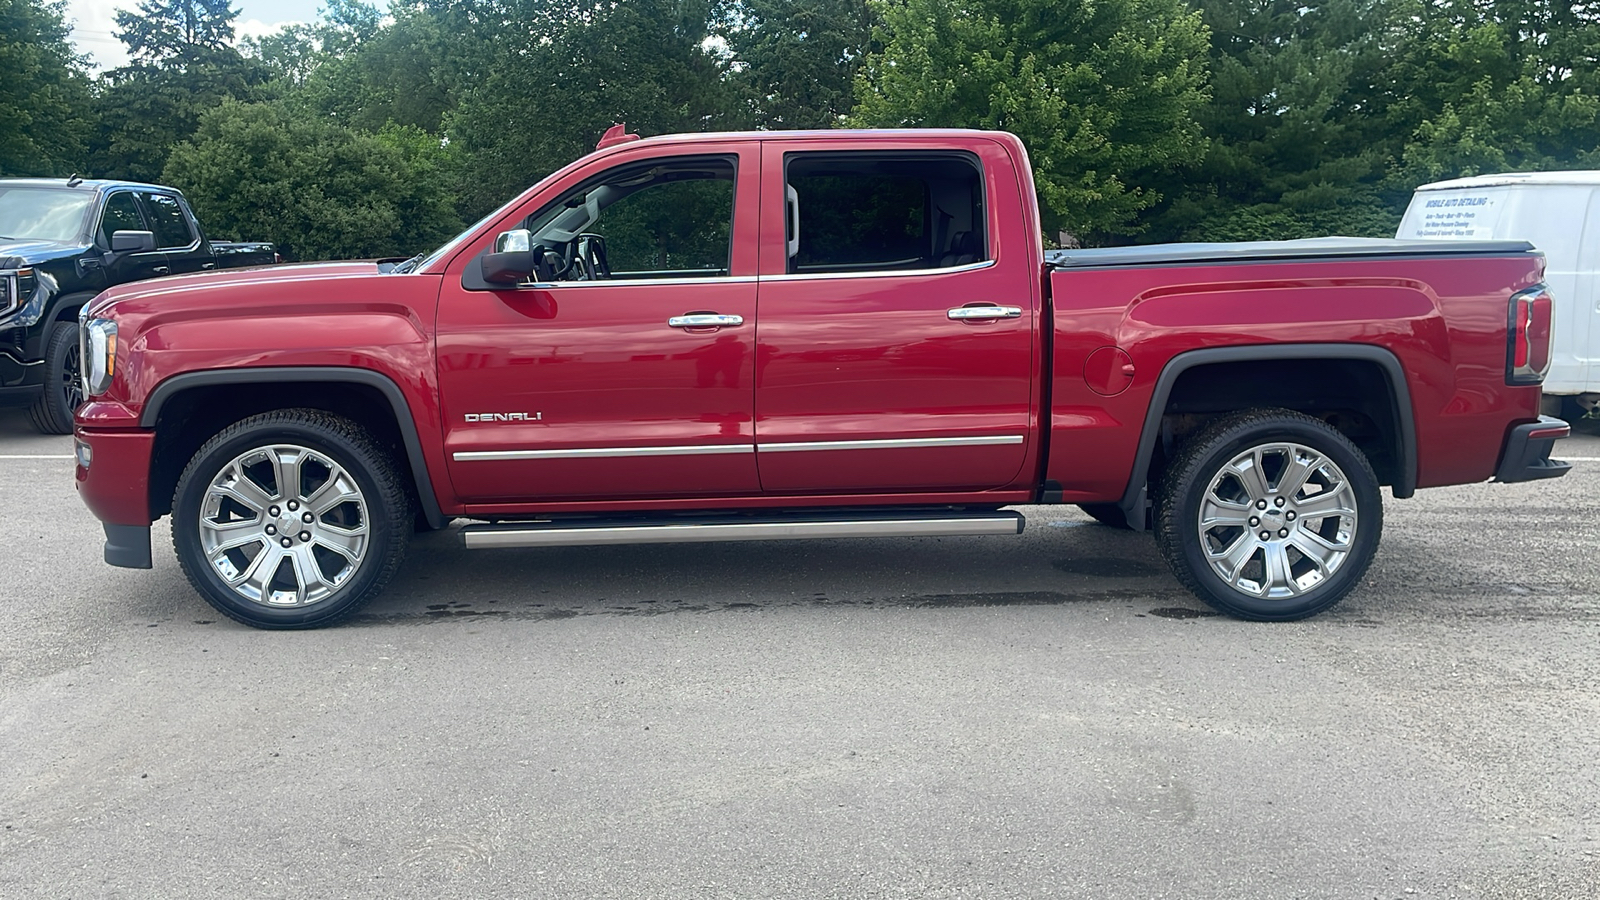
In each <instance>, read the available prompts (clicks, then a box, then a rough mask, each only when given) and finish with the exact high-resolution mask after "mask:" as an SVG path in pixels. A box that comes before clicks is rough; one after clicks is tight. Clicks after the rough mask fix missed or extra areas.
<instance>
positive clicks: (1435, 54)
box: [1378, 0, 1600, 186]
mask: <svg viewBox="0 0 1600 900" xmlns="http://www.w3.org/2000/svg"><path fill="white" fill-rule="evenodd" d="M1393 2H1394V6H1395V9H1394V14H1393V16H1392V18H1391V20H1390V22H1391V24H1390V33H1391V38H1390V40H1391V42H1392V43H1393V44H1394V45H1395V46H1396V47H1397V48H1399V49H1400V50H1401V51H1402V52H1400V53H1398V54H1396V63H1395V65H1394V66H1392V67H1391V68H1390V69H1389V70H1388V71H1387V72H1386V73H1385V75H1386V78H1385V79H1384V81H1383V87H1384V88H1385V89H1386V92H1387V94H1388V95H1389V97H1390V98H1391V100H1390V102H1389V103H1388V104H1387V105H1386V106H1385V107H1383V108H1382V109H1381V110H1378V111H1379V112H1381V113H1382V114H1383V115H1384V117H1385V119H1386V123H1387V125H1388V127H1389V129H1390V130H1391V131H1392V132H1394V133H1397V134H1400V135H1402V136H1403V138H1404V139H1405V141H1406V144H1405V148H1404V150H1403V152H1402V165H1401V167H1400V170H1399V172H1398V173H1397V181H1398V183H1399V184H1400V185H1401V186H1410V185H1412V184H1415V183H1419V182H1422V181H1429V180H1433V179H1437V178H1448V177H1454V176H1457V175H1469V174H1477V173H1481V172H1491V171H1506V170H1524V169H1548V168H1567V167H1572V166H1575V165H1595V164H1596V163H1597V162H1600V159H1597V153H1596V151H1597V148H1600V70H1597V68H1596V60H1597V59H1600V8H1597V7H1596V6H1594V5H1593V4H1590V3H1573V2H1568V3H1560V2H1554V3H1552V2H1547V0H1496V2H1492V3H1489V2H1481V0H1478V2H1473V0H1393Z"/></svg>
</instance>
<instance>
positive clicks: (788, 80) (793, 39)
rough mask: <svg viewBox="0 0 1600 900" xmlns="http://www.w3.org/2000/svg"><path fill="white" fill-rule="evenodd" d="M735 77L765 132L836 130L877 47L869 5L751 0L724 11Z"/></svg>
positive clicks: (837, 0)
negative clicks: (859, 75)
mask: <svg viewBox="0 0 1600 900" xmlns="http://www.w3.org/2000/svg"><path fill="white" fill-rule="evenodd" d="M727 16H728V22H727V24H726V25H725V29H726V34H727V38H726V40H727V42H728V50H729V53H730V54H731V55H732V58H733V60H734V68H733V71H732V73H731V76H730V77H731V80H732V82H733V84H734V86H735V88H736V89H737V90H739V91H740V92H741V94H742V95H743V96H742V99H743V100H744V102H745V103H746V104H747V105H748V114H749V116H750V117H751V119H752V120H753V122H754V124H757V125H759V126H760V127H762V128H771V129H790V128H834V127H837V126H838V125H839V123H840V121H841V120H842V119H843V118H844V116H845V115H846V114H847V113H849V112H850V109H851V107H852V106H853V105H854V103H855V95H854V93H853V91H854V87H853V83H854V81H855V76H856V72H857V71H858V70H859V69H860V67H861V62H862V60H863V59H864V58H865V57H866V54H867V53H868V52H869V51H870V50H871V49H872V28H873V26H874V25H875V24H876V17H875V14H874V11H873V8H872V5H871V4H870V3H868V2H867V0H746V2H743V3H739V4H736V5H734V6H733V7H732V8H731V9H730V10H729V11H728V13H727Z"/></svg>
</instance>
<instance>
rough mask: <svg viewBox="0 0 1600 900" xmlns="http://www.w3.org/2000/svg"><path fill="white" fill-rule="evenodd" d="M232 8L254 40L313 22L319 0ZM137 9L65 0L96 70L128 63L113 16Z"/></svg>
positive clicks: (133, 3) (135, 2)
mask: <svg viewBox="0 0 1600 900" xmlns="http://www.w3.org/2000/svg"><path fill="white" fill-rule="evenodd" d="M380 5H381V6H387V5H388V4H380ZM234 7H235V8H236V9H238V10H239V18H237V19H235V20H234V27H235V29H236V31H237V32H238V34H239V37H255V36H258V35H263V34H270V33H271V32H274V31H277V30H278V28H279V27H280V26H282V25H284V24H286V23H289V22H310V21H312V20H313V19H315V18H316V17H317V10H318V9H320V8H321V7H322V0H234ZM138 8H139V0H67V19H68V20H70V21H71V22H72V23H73V29H72V42H73V43H74V44H75V45H77V48H78V52H80V53H83V54H84V55H86V56H88V57H89V58H90V59H91V60H92V61H93V63H94V66H95V68H96V69H111V68H115V67H117V66H120V65H122V64H123V63H125V62H127V61H128V57H127V54H126V53H124V52H123V51H124V50H125V49H126V48H124V47H123V46H122V42H121V41H119V40H117V37H116V30H117V22H116V19H115V18H114V16H115V15H116V11H117V10H118V9H126V10H130V11H132V10H137V9H138Z"/></svg>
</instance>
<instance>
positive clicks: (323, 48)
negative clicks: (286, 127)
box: [263, 0, 505, 133]
mask: <svg viewBox="0 0 1600 900" xmlns="http://www.w3.org/2000/svg"><path fill="white" fill-rule="evenodd" d="M389 14H390V15H392V16H393V21H392V22H390V23H388V24H383V23H382V21H381V19H380V18H379V14H378V12H377V9H376V8H375V7H372V6H369V5H366V4H364V3H360V2H357V0H334V2H333V3H332V4H331V5H330V6H329V7H328V10H327V12H326V16H327V18H325V19H324V20H323V21H322V22H320V23H318V24H316V25H314V26H311V27H309V28H307V29H306V32H308V33H307V34H306V35H305V38H304V39H305V40H307V41H308V42H309V43H310V44H312V45H314V46H316V47H317V48H318V52H317V53H316V54H315V58H314V59H313V60H312V65H310V66H307V67H306V71H305V74H304V77H303V78H301V79H300V80H299V82H298V83H297V85H296V90H294V91H293V92H291V93H287V94H285V95H284V96H285V99H287V100H288V101H289V103H290V104H291V105H292V106H294V107H295V108H296V109H300V110H302V111H304V112H305V113H307V114H308V115H317V116H325V117H328V118H331V119H333V120H334V121H336V122H339V123H341V124H344V125H349V126H351V127H354V128H361V129H366V130H369V131H375V130H377V129H379V128H381V127H383V126H384V125H385V124H386V123H389V122H394V123H396V124H400V125H410V126H415V127H417V128H421V129H422V130H424V131H428V132H431V133H439V132H440V131H441V129H442V128H443V123H444V118H445V116H446V115H447V114H448V113H449V112H451V111H452V110H454V109H455V108H456V106H457V105H458V103H459V102H460V97H461V94H462V91H463V90H464V89H466V88H467V87H468V86H469V85H471V84H473V83H475V80H476V79H478V78H481V76H482V74H483V72H484V67H483V65H482V60H483V59H484V58H485V57H486V56H487V55H488V54H489V53H490V52H491V50H492V48H493V47H495V46H497V45H498V44H499V43H502V42H503V41H504V40H505V38H503V37H501V36H498V35H495V34H492V33H485V29H483V28H481V25H482V21H483V19H484V18H485V17H484V16H483V14H482V11H481V7H480V4H477V3H475V2H473V0H463V2H452V3H449V4H444V5H438V6H429V5H425V4H424V3H422V2H419V0H400V2H395V3H393V4H391V5H390V7H389ZM301 46H306V45H305V44H302V45H301ZM263 49H265V45H264V43H263Z"/></svg>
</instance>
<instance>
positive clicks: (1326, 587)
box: [1170, 419, 1383, 621]
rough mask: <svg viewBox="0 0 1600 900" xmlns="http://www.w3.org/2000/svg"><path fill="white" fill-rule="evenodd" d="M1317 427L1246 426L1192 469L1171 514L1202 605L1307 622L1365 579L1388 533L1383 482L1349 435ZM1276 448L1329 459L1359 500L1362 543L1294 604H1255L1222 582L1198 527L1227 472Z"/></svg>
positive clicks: (1288, 422)
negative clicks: (1247, 456)
mask: <svg viewBox="0 0 1600 900" xmlns="http://www.w3.org/2000/svg"><path fill="white" fill-rule="evenodd" d="M1313 421H1314V420H1310V421H1304V422H1302V421H1296V420H1293V419H1285V420H1280V421H1278V422H1275V423H1273V424H1271V425H1267V426H1263V425H1258V424H1241V425H1240V426H1238V427H1237V428H1236V429H1235V430H1234V433H1233V434H1231V435H1224V436H1223V437H1222V439H1221V440H1219V441H1217V442H1215V443H1214V444H1213V445H1212V447H1211V448H1210V449H1209V450H1208V451H1206V452H1205V454H1204V455H1203V457H1201V458H1200V459H1199V460H1198V463H1197V465H1195V466H1194V468H1193V469H1192V471H1193V472H1194V476H1193V477H1192V478H1191V480H1190V481H1189V483H1188V484H1184V485H1181V486H1178V489H1177V490H1176V491H1175V492H1174V495H1173V503H1174V505H1173V508H1172V510H1171V512H1170V515H1171V516H1172V521H1173V522H1174V523H1175V524H1176V526H1177V530H1178V538H1179V543H1180V546H1179V548H1178V549H1179V552H1180V553H1181V554H1182V555H1183V558H1184V562H1185V564H1186V565H1187V566H1188V568H1189V570H1190V571H1191V572H1192V573H1193V575H1194V580H1195V582H1196V587H1198V588H1199V590H1200V593H1201V599H1202V600H1204V601H1206V602H1207V603H1208V604H1210V605H1212V606H1214V607H1216V608H1218V609H1221V610H1222V611H1224V612H1227V613H1229V614H1231V615H1236V616H1240V617H1242V618H1247V619H1256V620H1262V621H1289V620H1294V619H1303V618H1306V617H1308V616H1312V615H1315V614H1317V613H1319V612H1321V611H1323V610H1325V609H1327V608H1328V607H1330V606H1332V605H1333V604H1335V603H1337V602H1338V601H1339V600H1340V599H1341V598H1343V597H1344V595H1345V594H1347V593H1349V592H1350V590H1351V589H1352V588H1354V587H1355V584H1356V582H1358V581H1359V580H1360V579H1361V577H1362V576H1363V575H1365V574H1366V570H1367V567H1368V565H1369V564H1370V563H1371V561H1372V557H1373V556H1374V554H1375V553H1376V551H1377V546H1378V541H1379V538H1380V537H1381V535H1382V533H1383V497H1382V494H1381V492H1380V489H1379V486H1378V480H1377V476H1375V475H1374V474H1373V472H1372V466H1371V465H1370V464H1369V463H1368V462H1367V459H1366V457H1365V456H1363V455H1362V454H1361V452H1360V451H1359V450H1357V449H1356V448H1355V447H1354V446H1353V445H1351V444H1350V443H1349V442H1348V440H1347V439H1345V438H1344V436H1343V435H1340V434H1338V433H1337V432H1334V431H1332V429H1331V428H1326V430H1325V426H1320V423H1316V424H1313ZM1276 443H1296V444H1302V445H1304V446H1307V447H1310V448H1312V449H1313V450H1316V451H1317V452H1319V453H1322V454H1324V455H1325V456H1327V457H1328V458H1329V459H1331V460H1332V461H1333V462H1334V464H1335V465H1337V466H1338V467H1339V469H1340V470H1341V471H1343V472H1344V475H1345V478H1346V479H1347V480H1348V482H1349V483H1350V486H1351V488H1352V490H1353V492H1354V494H1355V498H1356V537H1355V541H1354V542H1353V543H1352V545H1351V549H1350V555H1349V556H1347V557H1346V558H1345V561H1344V564H1343V565H1341V566H1340V567H1339V571H1337V572H1335V573H1334V574H1333V575H1332V577H1330V578H1328V579H1327V580H1325V581H1324V582H1323V583H1321V584H1319V585H1317V586H1316V587H1314V588H1312V589H1311V590H1310V591H1307V592H1306V593H1304V594H1301V595H1300V596H1298V597H1294V598H1289V599H1268V598H1265V597H1252V596H1250V595H1249V594H1246V593H1243V592H1242V591H1238V590H1236V589H1234V588H1233V587H1232V586H1231V585H1229V584H1228V583H1227V582H1225V581H1223V580H1222V577H1221V576H1219V575H1217V574H1216V572H1214V571H1213V570H1212V568H1211V563H1210V561H1209V560H1208V559H1206V555H1205V552H1204V550H1203V543H1202V541H1201V540H1200V533H1199V524H1198V522H1197V521H1196V515H1197V512H1198V510H1199V508H1200V504H1201V501H1202V499H1203V498H1204V496H1205V493H1206V491H1207V490H1208V489H1209V488H1210V486H1211V481H1212V479H1214V478H1216V477H1217V475H1218V473H1219V472H1220V470H1221V468H1222V466H1223V465H1225V464H1226V463H1228V462H1229V461H1231V460H1232V459H1233V458H1234V457H1236V456H1238V455H1239V454H1240V453H1243V452H1244V451H1246V450H1248V449H1250V448H1251V447H1256V446H1260V445H1263V444H1276Z"/></svg>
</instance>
